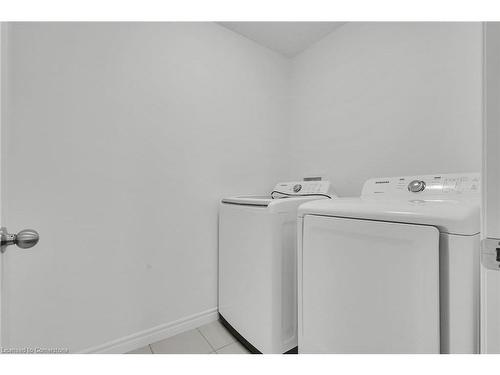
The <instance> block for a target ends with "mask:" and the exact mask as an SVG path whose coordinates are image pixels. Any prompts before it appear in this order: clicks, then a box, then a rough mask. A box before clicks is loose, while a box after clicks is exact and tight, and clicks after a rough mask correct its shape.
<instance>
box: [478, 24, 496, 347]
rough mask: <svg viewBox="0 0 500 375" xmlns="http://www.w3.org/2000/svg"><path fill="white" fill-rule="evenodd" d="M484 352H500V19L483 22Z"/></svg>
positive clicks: (482, 276) (482, 335)
mask: <svg viewBox="0 0 500 375" xmlns="http://www.w3.org/2000/svg"><path fill="white" fill-rule="evenodd" d="M483 37H484V72H483V86H484V90H483V92H484V99H483V100H484V114H483V118H484V126H483V176H482V178H483V205H482V206H483V221H482V229H481V237H482V238H483V240H482V262H481V263H482V267H481V352H482V353H500V268H499V267H500V261H499V260H500V188H499V187H500V23H498V22H487V23H485V24H484V33H483Z"/></svg>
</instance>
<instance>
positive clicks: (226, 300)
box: [219, 181, 331, 353]
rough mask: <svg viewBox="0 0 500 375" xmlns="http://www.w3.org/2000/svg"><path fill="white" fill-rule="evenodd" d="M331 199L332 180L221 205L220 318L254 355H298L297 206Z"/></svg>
mask: <svg viewBox="0 0 500 375" xmlns="http://www.w3.org/2000/svg"><path fill="white" fill-rule="evenodd" d="M329 195H331V192H330V183H329V182H328V181H301V182H283V183H279V184H277V185H276V187H275V188H274V191H273V192H272V193H271V195H269V196H263V197H260V196H238V197H231V198H225V199H223V200H222V202H221V204H220V210H219V313H220V318H221V321H222V323H223V324H224V325H225V326H226V327H227V328H228V329H229V330H230V331H231V332H232V333H233V334H234V335H235V336H236V337H237V338H238V339H239V340H240V342H242V343H243V344H244V345H245V346H246V347H247V348H248V349H249V350H250V351H252V352H254V353H285V352H293V351H294V350H295V351H296V347H297V287H296V285H297V246H296V245H297V207H298V206H299V205H300V204H302V203H304V202H307V201H311V200H318V199H326V198H328V197H329Z"/></svg>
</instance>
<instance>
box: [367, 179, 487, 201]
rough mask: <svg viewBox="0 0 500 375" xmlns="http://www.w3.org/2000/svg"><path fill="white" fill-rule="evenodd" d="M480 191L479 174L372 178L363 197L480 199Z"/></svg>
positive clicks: (368, 181)
mask: <svg viewBox="0 0 500 375" xmlns="http://www.w3.org/2000/svg"><path fill="white" fill-rule="evenodd" d="M480 191H481V189H480V175H479V173H463V174H434V175H421V176H403V177H382V178H371V179H369V180H367V181H366V182H365V184H364V185H363V190H362V192H361V196H388V197H397V196H401V197H417V196H422V197H425V196H428V195H443V194H444V195H450V194H451V195H470V196H478V197H479V194H480Z"/></svg>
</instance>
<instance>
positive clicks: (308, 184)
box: [273, 181, 331, 196]
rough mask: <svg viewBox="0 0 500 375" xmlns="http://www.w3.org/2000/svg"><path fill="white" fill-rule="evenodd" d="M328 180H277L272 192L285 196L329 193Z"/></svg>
mask: <svg viewBox="0 0 500 375" xmlns="http://www.w3.org/2000/svg"><path fill="white" fill-rule="evenodd" d="M330 193H331V192H330V181H292V182H279V183H278V184H276V186H275V187H274V190H273V194H276V195H280V194H281V195H285V196H308V195H331V194H330Z"/></svg>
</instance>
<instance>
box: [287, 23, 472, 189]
mask: <svg viewBox="0 0 500 375" xmlns="http://www.w3.org/2000/svg"><path fill="white" fill-rule="evenodd" d="M481 44H482V42H481V26H480V24H479V23H350V24H346V25H344V26H341V27H340V28H339V29H337V30H335V31H334V32H333V33H331V34H330V35H329V36H327V37H326V38H324V39H322V40H321V41H319V42H318V43H316V44H315V45H313V46H312V47H311V48H309V49H308V50H306V51H305V52H304V53H302V54H301V55H299V56H297V57H296V58H295V59H293V68H292V106H291V109H292V112H291V113H292V133H291V134H292V135H291V137H292V148H291V149H292V151H293V152H292V159H291V160H292V173H293V174H295V175H312V174H322V175H325V176H326V177H328V178H330V180H331V181H332V183H333V186H334V187H335V188H336V189H337V192H338V193H339V194H340V195H344V196H345V195H358V194H359V193H360V190H361V186H362V184H363V182H364V181H365V180H366V179H367V178H369V177H377V176H397V175H414V174H423V173H426V174H428V173H437V172H441V173H451V172H476V171H479V170H480V167H481Z"/></svg>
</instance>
